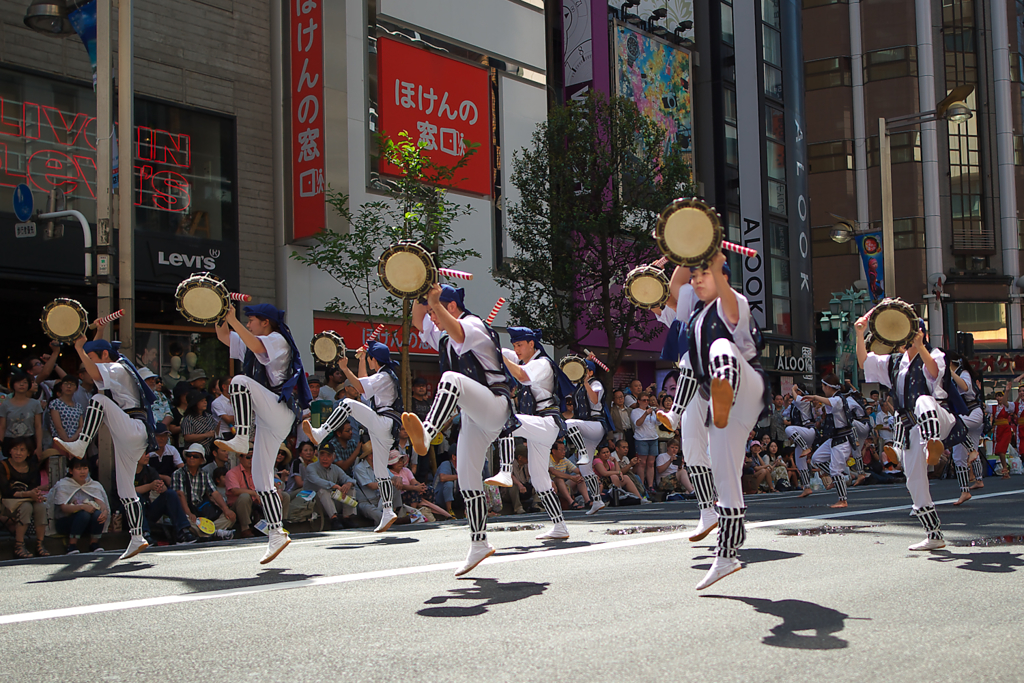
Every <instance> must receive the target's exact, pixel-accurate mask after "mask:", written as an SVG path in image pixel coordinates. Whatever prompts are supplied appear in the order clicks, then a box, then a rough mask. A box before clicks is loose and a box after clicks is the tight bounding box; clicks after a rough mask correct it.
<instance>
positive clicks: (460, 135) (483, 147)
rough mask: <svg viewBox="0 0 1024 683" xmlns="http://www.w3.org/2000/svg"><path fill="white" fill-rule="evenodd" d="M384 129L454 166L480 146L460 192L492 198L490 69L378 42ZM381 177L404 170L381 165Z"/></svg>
mask: <svg viewBox="0 0 1024 683" xmlns="http://www.w3.org/2000/svg"><path fill="white" fill-rule="evenodd" d="M377 83H378V84H379V86H378V87H379V91H380V92H379V93H378V106H379V115H380V130H381V131H382V132H383V133H384V134H385V135H388V136H391V137H392V138H395V137H396V136H397V135H398V134H399V133H401V132H402V131H407V132H408V133H409V135H410V137H411V138H412V139H413V140H419V141H421V142H424V143H426V147H425V148H424V154H425V156H427V157H429V158H430V159H431V160H432V161H434V162H435V163H437V164H441V165H444V166H451V165H453V164H455V163H456V162H457V161H458V159H459V157H460V156H462V154H463V153H464V152H465V151H466V148H467V146H466V143H468V142H474V143H476V144H478V145H479V147H477V148H476V152H474V154H473V155H472V156H471V157H470V158H469V162H468V163H467V164H466V165H465V166H464V167H462V168H461V169H459V171H458V172H457V174H456V176H455V180H454V182H453V183H452V187H453V188H455V189H459V190H463V191H465V192H472V193H475V194H480V195H485V196H490V194H491V187H492V182H491V107H490V75H489V72H488V70H487V69H484V68H481V67H478V66H473V65H471V64H467V63H465V62H460V61H458V60H455V59H451V58H450V57H444V56H442V55H438V54H434V53H432V52H429V51H427V50H423V49H420V48H416V47H412V46H411V45H409V44H407V43H402V42H399V41H397V40H391V39H389V38H379V39H378V40H377ZM380 170H381V173H390V174H392V175H397V174H399V173H400V171H399V169H398V168H397V167H395V166H393V165H391V164H388V163H387V162H385V161H381V168H380Z"/></svg>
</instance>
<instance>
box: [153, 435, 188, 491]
mask: <svg viewBox="0 0 1024 683" xmlns="http://www.w3.org/2000/svg"><path fill="white" fill-rule="evenodd" d="M153 437H154V439H155V440H156V448H155V449H154V450H152V451H150V452H149V463H148V464H149V466H150V467H152V468H153V469H155V470H156V471H157V474H159V475H160V478H161V479H163V480H164V484H165V485H167V486H170V485H171V477H172V476H173V475H174V472H175V471H176V470H177V469H178V468H179V467H184V466H185V463H184V461H183V460H182V459H181V453H179V452H178V449H177V448H175V447H174V446H172V445H171V444H170V443H169V442H170V439H171V433H170V431H168V429H167V425H165V424H164V423H163V422H158V423H157V425H156V429H155V430H153Z"/></svg>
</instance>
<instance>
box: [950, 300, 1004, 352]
mask: <svg viewBox="0 0 1024 683" xmlns="http://www.w3.org/2000/svg"><path fill="white" fill-rule="evenodd" d="M953 309H954V312H955V316H956V329H957V330H958V331H960V332H970V333H971V334H973V335H974V345H975V346H981V347H986V346H987V347H1005V346H1006V344H1007V341H1008V338H1007V335H1006V304H1003V303H998V302H983V303H974V302H957V303H954V304H953Z"/></svg>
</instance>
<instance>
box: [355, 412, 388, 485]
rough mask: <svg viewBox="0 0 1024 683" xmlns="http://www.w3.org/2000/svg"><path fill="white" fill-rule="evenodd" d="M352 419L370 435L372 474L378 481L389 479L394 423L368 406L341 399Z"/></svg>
mask: <svg viewBox="0 0 1024 683" xmlns="http://www.w3.org/2000/svg"><path fill="white" fill-rule="evenodd" d="M343 401H344V403H345V405H346V406H348V409H349V412H350V413H351V414H352V417H354V418H355V419H356V422H358V423H359V424H361V425H363V426H364V427H366V431H367V433H369V435H370V445H371V446H372V447H373V474H374V475H375V476H376V477H377V478H378V479H389V478H390V477H391V474H390V473H389V471H388V458H389V457H391V447H392V446H393V445H394V443H395V437H394V436H392V433H391V428H392V427H393V426H394V424H395V423H394V422H393V421H392V420H391V418H388V417H384V416H383V415H380V414H378V413H377V411H376V410H374V409H373V408H371V407H370V406H368V405H366V404H365V403H362V402H361V401H356V400H353V399H351V398H346V399H343Z"/></svg>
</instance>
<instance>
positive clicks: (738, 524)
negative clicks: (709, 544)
mask: <svg viewBox="0 0 1024 683" xmlns="http://www.w3.org/2000/svg"><path fill="white" fill-rule="evenodd" d="M715 512H717V513H718V550H717V554H718V557H729V558H735V557H736V551H737V550H738V549H739V548H740V546H742V545H743V542H744V541H746V540H747V530H746V527H745V526H744V525H743V518H744V517H745V516H746V512H747V508H745V507H740V508H725V507H721V506H718V505H716V506H715Z"/></svg>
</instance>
